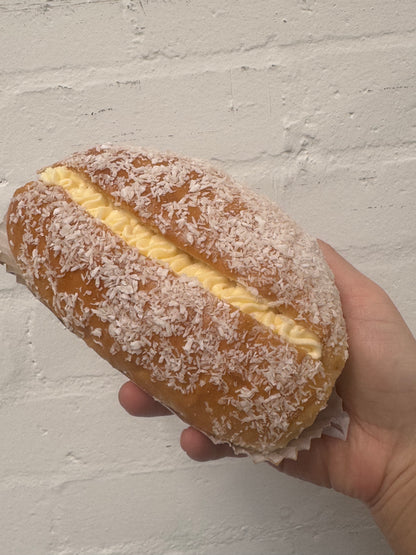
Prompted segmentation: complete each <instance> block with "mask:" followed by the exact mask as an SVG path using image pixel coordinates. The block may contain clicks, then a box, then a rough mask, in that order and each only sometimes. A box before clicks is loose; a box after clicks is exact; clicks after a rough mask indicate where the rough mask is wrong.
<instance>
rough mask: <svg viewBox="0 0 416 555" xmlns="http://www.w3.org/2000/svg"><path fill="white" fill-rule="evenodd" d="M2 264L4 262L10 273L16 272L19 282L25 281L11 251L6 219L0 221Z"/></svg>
mask: <svg viewBox="0 0 416 555" xmlns="http://www.w3.org/2000/svg"><path fill="white" fill-rule="evenodd" d="M0 264H4V265H5V266H6V270H7V271H8V272H9V273H10V274H14V275H15V276H16V280H17V281H18V282H19V283H24V280H23V278H22V276H21V273H20V270H19V268H18V266H17V264H16V262H15V260H14V258H13V255H12V253H11V251H10V247H9V242H8V240H7V231H6V220H3V221H2V222H1V223H0Z"/></svg>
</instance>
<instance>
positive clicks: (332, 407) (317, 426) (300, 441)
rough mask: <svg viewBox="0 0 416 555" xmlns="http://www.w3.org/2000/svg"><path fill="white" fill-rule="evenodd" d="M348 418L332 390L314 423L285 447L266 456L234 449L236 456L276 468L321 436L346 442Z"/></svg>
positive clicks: (338, 398) (340, 400)
mask: <svg viewBox="0 0 416 555" xmlns="http://www.w3.org/2000/svg"><path fill="white" fill-rule="evenodd" d="M349 423H350V417H349V416H348V414H347V413H346V412H345V411H344V409H343V407H342V399H341V397H339V395H338V394H337V392H336V391H335V389H334V390H333V392H332V394H331V396H330V398H329V400H328V403H327V406H326V407H325V408H324V409H323V410H322V411H321V412H320V413H319V414H318V416H317V418H316V420H315V422H314V423H313V424H312V426H309V428H306V430H303V432H302V433H301V434H300V436H299V437H298V438H297V439H293V440H292V441H290V442H289V443H288V444H287V445H286V447H282V448H281V449H277V450H276V451H273V452H272V453H268V454H267V455H264V454H261V453H250V452H248V451H246V450H244V449H240V448H234V447H233V450H234V451H235V453H236V454H237V455H240V454H246V455H250V457H251V458H252V459H253V461H254V462H256V463H259V462H265V461H266V462H270V463H272V464H274V465H276V466H278V465H279V464H280V463H281V462H282V460H283V459H293V460H296V459H297V458H298V453H299V451H305V450H306V451H308V450H309V449H310V447H311V441H312V440H313V439H317V438H320V437H322V436H323V435H327V436H331V437H335V438H338V439H342V440H344V441H345V440H346V439H347V435H348V427H349Z"/></svg>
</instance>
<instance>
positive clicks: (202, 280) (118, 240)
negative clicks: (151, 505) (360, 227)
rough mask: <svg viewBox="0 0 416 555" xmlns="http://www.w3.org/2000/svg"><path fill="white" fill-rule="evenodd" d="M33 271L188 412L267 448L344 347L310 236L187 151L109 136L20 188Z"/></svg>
mask: <svg viewBox="0 0 416 555" xmlns="http://www.w3.org/2000/svg"><path fill="white" fill-rule="evenodd" d="M7 233H8V238H9V244H10V248H11V251H12V253H13V256H14V258H15V260H16V262H17V264H18V266H19V267H20V269H21V272H22V274H23V276H24V280H25V282H26V284H27V286H28V287H29V288H30V289H31V290H32V291H33V293H34V294H35V295H37V296H38V297H39V298H40V299H41V300H42V301H43V302H44V303H45V304H46V305H47V306H48V307H49V308H50V309H51V310H52V311H53V312H54V313H55V314H56V316H58V317H59V318H60V319H61V321H62V322H63V323H64V324H65V326H67V327H68V328H69V329H70V330H72V331H73V332H75V333H76V334H77V335H79V336H80V337H82V338H83V339H84V341H85V342H86V343H87V344H88V345H89V346H90V347H92V348H93V349H94V350H95V351H96V352H97V353H98V354H99V355H101V356H102V357H104V358H105V359H106V360H108V361H109V362H110V363H111V364H112V365H113V366H114V367H115V368H117V369H118V370H120V371H121V372H123V373H124V374H125V375H126V376H127V377H128V378H129V379H131V380H132V381H133V382H135V383H136V384H137V385H139V386H140V387H141V388H143V389H144V390H145V391H146V392H148V393H149V394H150V395H152V396H153V397H155V398H156V399H157V400H159V401H160V402H161V403H162V404H164V405H166V406H167V407H169V408H170V409H171V410H172V411H173V412H175V413H177V414H178V415H179V416H180V417H181V418H182V419H183V420H184V421H186V422H187V423H189V424H191V425H192V426H194V427H196V428H198V429H199V430H201V431H202V432H204V433H205V434H206V435H208V437H210V438H211V439H212V440H213V441H214V442H217V443H219V442H221V443H222V442H226V443H229V444H230V445H231V446H232V447H233V448H234V449H235V451H236V452H245V453H249V454H252V455H261V456H264V457H266V458H267V456H268V455H269V454H270V453H273V452H274V451H275V450H276V449H279V448H282V447H284V446H285V445H287V444H288V442H289V441H290V440H292V439H293V438H296V437H298V436H299V434H300V433H301V432H302V430H304V429H305V428H307V427H308V426H310V425H311V424H312V422H313V421H314V420H315V418H316V416H317V415H318V413H319V412H320V411H321V410H322V409H323V408H324V407H325V405H326V403H327V401H328V398H329V396H330V394H331V391H332V389H333V387H334V384H335V380H336V379H337V377H338V376H339V374H340V372H341V370H342V368H343V366H344V363H345V360H346V357H347V341H346V331H345V323H344V320H343V316H342V309H341V304H340V299H339V294H338V291H337V289H336V287H335V284H334V280H333V276H332V274H331V271H330V270H329V268H328V266H327V264H326V262H325V260H324V258H323V256H322V254H321V252H320V249H319V247H318V244H317V242H316V241H315V240H313V239H311V238H310V237H309V236H308V235H307V234H306V233H304V232H303V231H302V230H301V229H300V228H299V227H298V225H297V224H296V223H294V222H293V221H292V220H291V219H290V218H289V217H288V216H286V215H285V214H284V213H283V212H282V211H281V210H280V209H279V208H278V207H277V206H276V205H275V204H273V203H272V202H271V201H270V200H268V199H266V198H263V197H261V196H258V195H257V194H255V193H254V192H253V191H251V190H249V189H247V188H243V187H241V186H239V185H237V184H236V183H235V182H234V181H233V180H232V179H231V178H230V177H228V176H227V175H225V174H224V173H222V172H220V171H218V170H216V169H214V168H212V167H211V166H210V165H209V164H206V163H204V162H200V161H197V160H193V159H189V158H184V157H179V156H176V155H173V154H163V153H158V152H154V151H148V150H144V149H140V148H130V147H129V148H124V147H118V146H111V145H103V146H99V147H95V148H92V149H90V150H87V151H86V152H81V153H76V154H74V155H72V156H70V157H68V158H66V159H65V160H63V161H61V162H59V163H57V164H54V165H53V166H51V167H48V168H46V169H44V170H42V171H41V172H40V175H39V179H38V180H37V181H33V182H30V183H28V184H27V185H25V186H24V187H22V188H20V189H18V190H17V191H16V193H15V195H14V197H13V199H12V201H11V204H10V207H9V210H8V214H7Z"/></svg>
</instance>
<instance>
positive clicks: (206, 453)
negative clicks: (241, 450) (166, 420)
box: [180, 428, 237, 462]
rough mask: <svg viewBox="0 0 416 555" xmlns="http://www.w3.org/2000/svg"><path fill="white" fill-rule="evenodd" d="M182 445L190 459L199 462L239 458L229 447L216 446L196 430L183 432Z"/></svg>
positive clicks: (224, 445)
mask: <svg viewBox="0 0 416 555" xmlns="http://www.w3.org/2000/svg"><path fill="white" fill-rule="evenodd" d="M180 445H181V447H182V449H183V450H184V451H185V453H186V454H187V455H188V457H190V458H191V459H193V460H194V461H197V462H206V461H214V460H218V459H222V458H225V457H236V456H237V455H235V454H234V451H233V450H232V449H231V447H230V446H229V445H226V444H221V445H215V444H214V443H213V442H212V441H211V440H210V439H209V438H208V437H207V436H206V435H204V434H203V433H202V432H200V431H198V430H196V429H195V428H186V429H185V430H183V432H182V434H181V438H180Z"/></svg>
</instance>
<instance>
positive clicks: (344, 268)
mask: <svg viewBox="0 0 416 555" xmlns="http://www.w3.org/2000/svg"><path fill="white" fill-rule="evenodd" d="M318 243H319V247H320V249H321V251H322V253H323V255H324V257H325V259H326V261H327V263H328V265H329V266H330V268H331V270H332V272H333V274H334V276H335V281H336V283H337V286H338V289H340V292H343V291H345V292H347V293H348V290H350V289H351V287H352V286H353V287H354V288H355V287H357V281H358V282H360V284H361V285H365V284H370V283H371V284H372V281H371V280H370V279H369V278H367V277H366V276H365V275H364V274H362V273H361V272H360V271H359V270H357V268H355V267H354V266H353V265H352V264H350V263H349V262H348V261H347V260H346V259H345V258H344V257H343V256H341V255H340V254H339V253H338V252H337V251H336V250H335V249H334V248H333V247H331V245H328V243H325V241H322V240H321V239H318Z"/></svg>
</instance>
